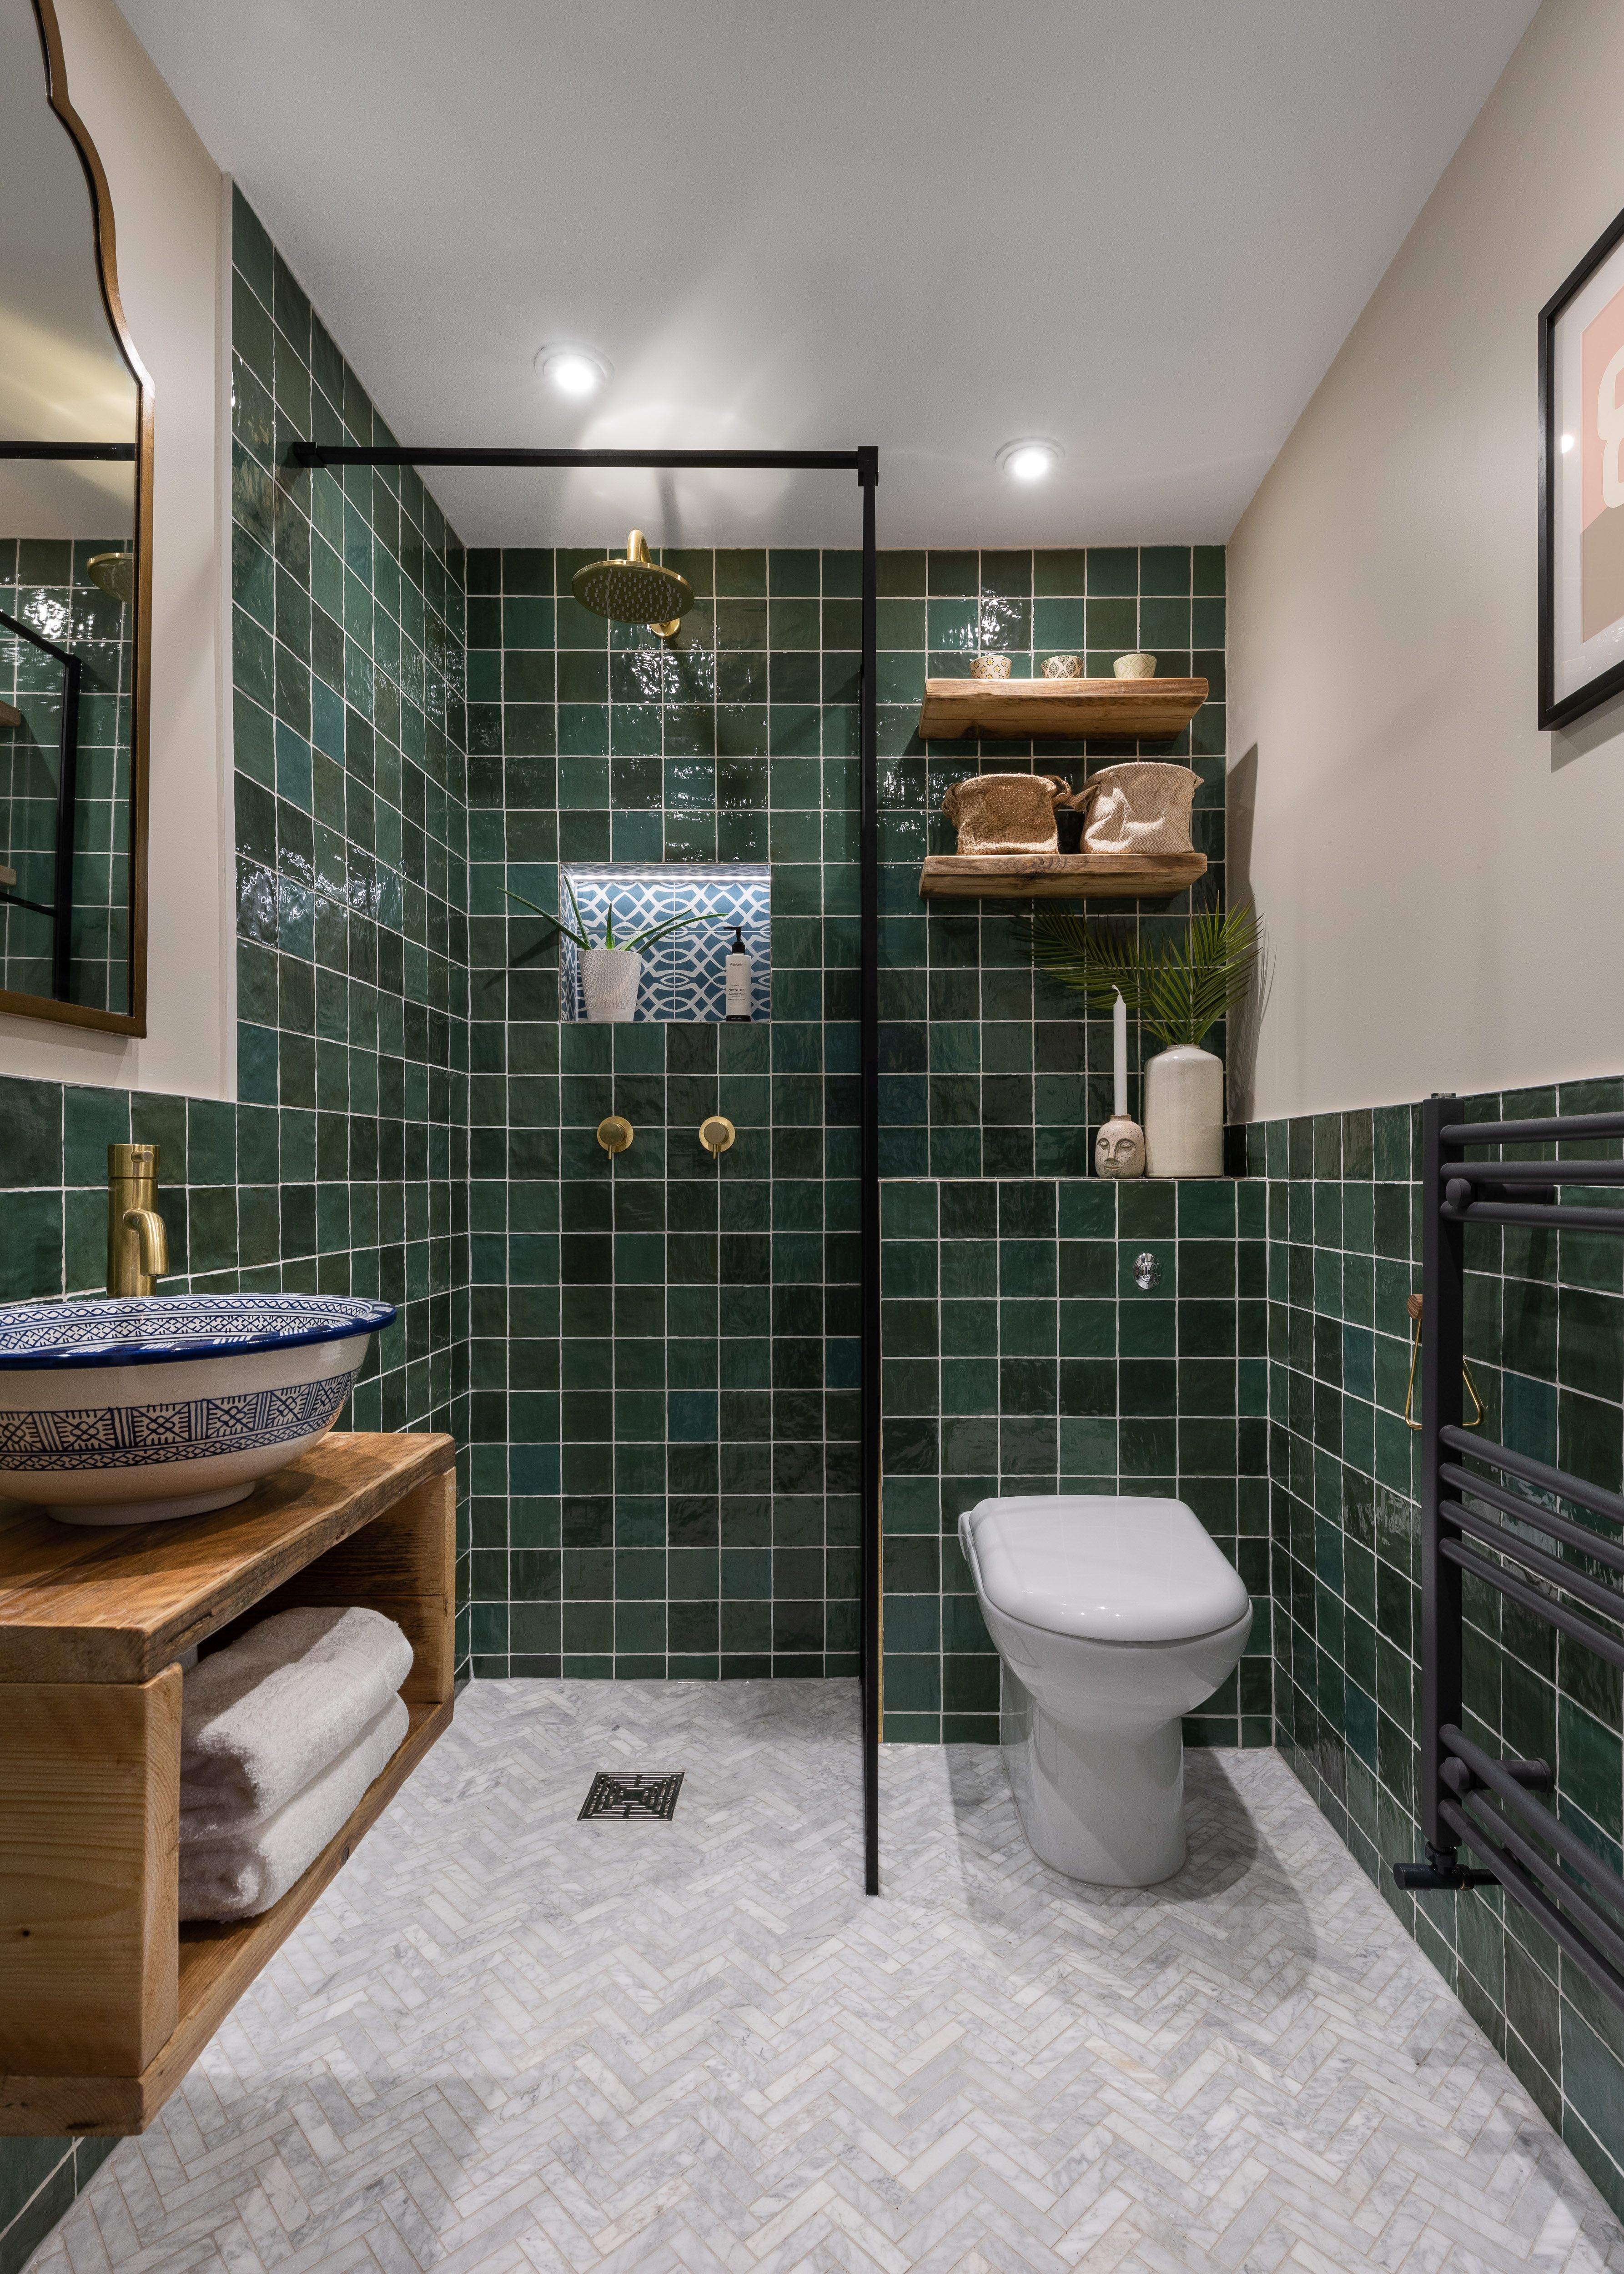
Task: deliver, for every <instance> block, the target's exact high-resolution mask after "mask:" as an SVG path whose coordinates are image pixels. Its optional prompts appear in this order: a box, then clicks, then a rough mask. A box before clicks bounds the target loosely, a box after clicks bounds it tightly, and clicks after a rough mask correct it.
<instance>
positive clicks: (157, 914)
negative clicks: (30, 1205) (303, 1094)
mask: <svg viewBox="0 0 1624 2274" xmlns="http://www.w3.org/2000/svg"><path fill="white" fill-rule="evenodd" d="M56 13H57V19H58V21H59V23H60V25H61V28H62V41H63V50H64V57H65V60H66V64H67V74H68V92H69V94H70V96H71V99H72V102H73V105H74V108H75V109H77V110H78V111H79V116H80V117H82V118H83V119H84V121H85V124H86V126H87V127H88V128H89V130H90V133H91V137H92V139H94V142H95V145H96V147H97V149H98V151H99V152H100V153H101V157H102V165H103V166H104V168H105V169H106V171H107V177H108V184H109V189H110V190H111V192H112V200H113V215H114V221H115V225H116V227H117V241H118V281H119V288H120V291H121V293H122V296H123V299H124V313H125V316H126V318H127V319H128V321H129V325H130V330H131V335H132V338H133V339H134V341H135V343H136V347H137V349H138V350H139V354H140V356H141V358H142V360H143V361H144V362H145V364H146V365H147V370H148V371H149V372H150V373H151V374H152V380H153V392H154V412H155V416H154V473H153V642H152V658H153V682H152V746H151V747H152V767H151V782H152V798H151V813H152V831H151V841H152V856H151V862H150V866H149V870H148V905H149V909H150V922H149V929H148V944H147V1035H146V1036H145V1038H144V1039H142V1040H139V1041H132V1040H126V1039H125V1038H124V1036H122V1035H101V1034H96V1033H94V1032H92V1031H90V1030H88V1029H85V1028H71V1027H62V1026H56V1025H53V1024H50V1023H49V1022H48V1021H45V1020H35V1019H21V1018H13V1017H7V1016H0V1073H8V1074H23V1075H30V1076H34V1077H35V1078H38V1079H41V1080H56V1081H76V1082H93V1083H103V1084H108V1085H111V1086H114V1087H124V1088H132V1089H149V1090H168V1091H171V1092H178V1093H181V1094H184V1095H187V1096H195V1097H229V1096H234V1095H235V1093H236V1018H235V988H234V981H235V949H234V945H233V925H232V921H231V901H230V869H231V840H232V819H231V803H230V779H231V772H230V742H229V732H230V707H229V705H230V672H229V656H228V654H227V651H226V646H225V642H226V639H227V637H228V636H229V614H228V610H227V590H226V579H227V574H228V571H227V568H226V565H225V564H226V561H227V560H228V558H229V553H228V549H227V548H226V547H225V546H222V522H223V516H224V514H225V512H226V511H227V509H228V501H229V433H230V421H229V321H230V297H229V242H230V236H229V200H228V197H227V195H226V185H224V184H222V178H221V175H220V172H219V169H218V168H217V167H216V166H215V165H214V161H213V160H212V159H211V158H210V157H209V155H208V153H207V151H206V150H205V148H204V147H203V145H202V143H201V142H200V141H199V139H198V136H197V134H196V133H195V132H194V131H193V129H192V125H191V124H190V123H189V122H188V120H187V119H186V117H185V116H184V113H183V112H182V110H181V109H180V107H179V105H178V104H177V102H176V101H175V98H174V96H173V95H172V94H170V93H169V88H168V87H166V86H165V84H164V82H163V80H162V79H160V77H159V76H158V73H157V72H156V71H155V70H154V67H153V64H151V63H150V61H149V60H148V58H147V54H146V51H145V50H144V49H142V47H141V46H140V44H139V41H137V39H136V37H135V34H133V33H132V31H131V29H130V27H129V26H128V25H127V24H126V23H125V21H124V18H123V16H122V15H120V13H119V12H118V10H117V7H116V6H115V5H114V4H113V0H56ZM43 101H44V94H43V88H42V86H41V102H43Z"/></svg>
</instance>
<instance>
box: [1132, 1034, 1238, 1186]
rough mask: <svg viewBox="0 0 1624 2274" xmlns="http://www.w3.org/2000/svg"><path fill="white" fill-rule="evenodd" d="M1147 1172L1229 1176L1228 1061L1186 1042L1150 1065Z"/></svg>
mask: <svg viewBox="0 0 1624 2274" xmlns="http://www.w3.org/2000/svg"><path fill="white" fill-rule="evenodd" d="M1145 1173H1146V1175H1147V1176H1149V1177H1221V1176H1222V1174H1223V1060H1222V1058H1214V1056H1213V1053H1212V1052H1211V1050H1196V1049H1194V1048H1192V1046H1191V1045H1190V1044H1188V1043H1177V1044H1176V1045H1175V1047H1174V1048H1173V1049H1172V1050H1158V1052H1157V1053H1156V1055H1155V1057H1154V1058H1147V1060H1146V1063H1145Z"/></svg>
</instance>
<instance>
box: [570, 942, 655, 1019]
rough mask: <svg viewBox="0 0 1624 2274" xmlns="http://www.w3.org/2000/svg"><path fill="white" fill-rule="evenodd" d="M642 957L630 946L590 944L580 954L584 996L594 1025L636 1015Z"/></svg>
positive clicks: (641, 974) (588, 1015) (582, 997)
mask: <svg viewBox="0 0 1624 2274" xmlns="http://www.w3.org/2000/svg"><path fill="white" fill-rule="evenodd" d="M642 977H643V958H642V956H640V955H637V954H635V953H633V951H632V950H631V949H630V948H629V947H589V948H584V949H583V951H582V955H581V999H582V1001H583V1003H584V1004H585V1005H586V1015H587V1017H588V1018H589V1019H590V1020H592V1022H593V1024H594V1025H604V1024H606V1023H614V1024H618V1023H620V1021H622V1020H627V1019H632V1018H635V1016H636V1014H637V986H638V983H639V981H640V980H641V979H642Z"/></svg>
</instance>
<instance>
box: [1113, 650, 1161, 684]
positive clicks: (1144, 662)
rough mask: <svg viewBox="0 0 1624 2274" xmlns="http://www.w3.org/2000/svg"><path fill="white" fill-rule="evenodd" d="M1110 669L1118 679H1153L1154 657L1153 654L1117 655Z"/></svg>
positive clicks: (1154, 671) (1154, 673)
mask: <svg viewBox="0 0 1624 2274" xmlns="http://www.w3.org/2000/svg"><path fill="white" fill-rule="evenodd" d="M1111 669H1112V670H1113V671H1114V672H1115V673H1116V676H1117V678H1118V679H1154V677H1155V675H1156V659H1155V657H1154V655H1119V656H1118V657H1117V659H1116V662H1115V663H1114V664H1112V666H1111Z"/></svg>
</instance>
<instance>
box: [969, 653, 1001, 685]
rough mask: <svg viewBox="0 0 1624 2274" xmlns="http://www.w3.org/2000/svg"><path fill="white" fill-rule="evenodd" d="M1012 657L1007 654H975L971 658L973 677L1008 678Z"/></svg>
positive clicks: (971, 673) (971, 674)
mask: <svg viewBox="0 0 1624 2274" xmlns="http://www.w3.org/2000/svg"><path fill="white" fill-rule="evenodd" d="M1009 675H1010V659H1009V658H1008V656H1007V655H973V656H972V657H971V658H970V676H971V678H972V679H1007V678H1008V677H1009Z"/></svg>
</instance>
